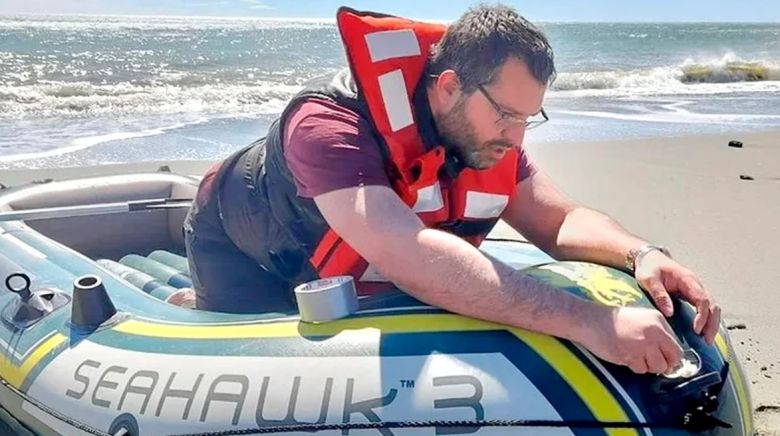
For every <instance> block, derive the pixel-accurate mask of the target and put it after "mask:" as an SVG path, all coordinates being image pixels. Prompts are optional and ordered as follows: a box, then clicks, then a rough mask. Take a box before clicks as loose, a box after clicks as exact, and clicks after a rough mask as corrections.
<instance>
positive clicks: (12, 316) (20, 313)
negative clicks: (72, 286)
mask: <svg viewBox="0 0 780 436" xmlns="http://www.w3.org/2000/svg"><path fill="white" fill-rule="evenodd" d="M20 282H21V283H20ZM31 285H32V280H30V277H29V276H28V275H27V274H25V273H15V274H11V275H9V276H8V277H6V279H5V287H6V288H8V290H9V291H11V292H13V293H15V294H17V295H18V296H19V298H17V299H14V300H13V301H12V302H11V303H9V304H8V305H7V306H6V307H5V309H4V310H3V313H2V318H3V321H5V322H7V323H9V324H11V325H13V326H14V327H16V328H18V329H25V328H27V327H30V326H31V325H33V324H35V323H36V322H38V321H40V320H41V319H42V318H43V317H45V316H46V315H48V314H50V313H52V312H54V311H55V310H56V309H57V308H59V307H62V306H64V305H66V304H68V302H69V301H70V297H68V296H67V295H66V294H64V293H62V292H61V291H58V290H56V289H53V288H41V289H34V290H33V289H30V286H31Z"/></svg>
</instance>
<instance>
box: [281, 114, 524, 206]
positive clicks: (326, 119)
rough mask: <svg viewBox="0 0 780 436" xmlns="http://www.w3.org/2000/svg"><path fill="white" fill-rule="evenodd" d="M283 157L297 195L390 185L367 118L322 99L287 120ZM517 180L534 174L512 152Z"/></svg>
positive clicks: (305, 195) (522, 160)
mask: <svg viewBox="0 0 780 436" xmlns="http://www.w3.org/2000/svg"><path fill="white" fill-rule="evenodd" d="M284 136H285V137H284V144H285V145H284V157H285V159H286V161H287V166H288V167H289V169H290V172H291V173H292V175H293V178H294V179H295V185H296V187H297V189H298V195H299V196H301V197H306V198H313V197H316V196H317V195H320V194H324V193H327V192H331V191H335V190H338V189H343V188H349V187H354V186H367V185H381V186H388V187H390V181H389V180H388V178H387V174H386V172H385V167H384V163H383V161H382V154H381V152H380V147H381V146H382V145H381V144H380V143H379V142H378V141H377V139H376V137H375V136H374V134H373V132H372V129H371V125H370V124H369V122H368V120H366V119H365V118H363V117H361V116H360V115H358V114H357V113H355V112H354V111H351V110H349V109H346V108H344V107H342V106H339V105H337V104H335V103H331V102H328V101H326V100H309V101H305V102H303V103H301V104H300V105H299V106H298V107H297V108H296V109H294V110H293V112H291V113H290V115H289V117H288V118H287V123H286V125H285V129H284ZM518 156H519V157H518V159H519V163H518V166H517V167H518V169H517V171H518V180H523V179H525V178H527V177H528V176H530V175H531V174H533V173H534V172H536V168H535V166H534V165H533V164H532V163H531V162H529V161H528V158H527V157H526V155H525V152H524V151H523V150H522V149H521V150H520V153H518Z"/></svg>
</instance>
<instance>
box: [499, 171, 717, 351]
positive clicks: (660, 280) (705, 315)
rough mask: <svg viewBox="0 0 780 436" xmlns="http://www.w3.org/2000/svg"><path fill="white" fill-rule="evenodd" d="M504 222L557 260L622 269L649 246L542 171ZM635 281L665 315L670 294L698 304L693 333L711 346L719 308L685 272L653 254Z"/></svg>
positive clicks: (522, 186) (524, 186)
mask: <svg viewBox="0 0 780 436" xmlns="http://www.w3.org/2000/svg"><path fill="white" fill-rule="evenodd" d="M515 193H516V195H515V197H514V199H513V200H512V202H511V203H510V204H509V205H508V206H507V209H506V210H505V211H504V214H503V215H502V218H503V219H504V220H505V221H506V222H507V223H508V224H509V225H510V226H512V227H513V228H514V229H515V230H517V231H518V232H520V233H522V234H523V235H524V236H525V237H527V238H528V239H529V240H530V241H531V242H533V243H534V244H535V245H537V246H538V247H539V248H541V249H543V250H544V251H546V252H547V253H549V254H550V255H551V256H553V257H555V258H557V259H572V260H583V261H590V262H595V263H600V264H603V265H611V266H615V267H618V268H622V267H623V266H624V264H625V259H626V254H627V253H628V251H629V250H632V249H636V248H638V247H641V246H643V245H645V244H647V242H645V241H643V240H642V239H640V238H638V237H637V236H635V235H632V234H631V233H629V232H628V231H627V230H625V229H624V228H623V227H621V226H620V225H619V224H618V223H617V222H615V221H614V220H612V219H611V218H610V217H608V216H607V215H605V214H603V213H601V212H597V211H595V210H593V209H588V208H586V207H583V206H580V205H577V204H576V203H574V202H572V201H571V200H569V199H567V198H566V197H565V196H564V195H563V194H561V193H560V191H558V190H557V189H556V188H555V186H554V185H553V184H552V182H551V181H550V179H549V178H548V177H547V176H546V175H545V174H544V173H543V172H541V171H536V172H535V173H534V174H533V175H531V176H530V177H528V178H526V179H525V180H523V181H521V182H520V183H518V185H517V190H516V191H515ZM634 275H635V277H636V279H637V282H638V283H639V284H640V286H642V288H643V289H645V290H646V291H647V292H648V293H649V294H650V296H651V297H652V298H653V300H654V301H655V303H656V305H657V306H658V308H659V309H660V310H661V311H662V312H663V313H664V314H665V315H666V316H671V315H672V310H673V309H672V302H671V300H670V299H669V294H670V293H679V294H680V296H682V297H683V299H685V300H686V301H688V302H689V303H691V304H693V305H694V306H696V311H697V316H696V318H695V319H694V331H695V332H696V333H699V334H702V335H703V336H704V338H705V340H706V341H707V342H708V343H712V341H713V340H714V338H715V334H716V333H717V329H718V325H719V323H720V307H718V306H717V305H716V304H715V303H713V302H712V298H711V297H710V295H709V294H708V293H707V292H706V291H705V289H704V286H703V285H702V284H701V282H700V281H699V279H698V278H697V277H696V276H695V275H694V274H693V273H692V272H691V271H689V270H688V269H687V268H685V267H683V266H682V265H680V264H679V263H677V262H675V261H673V260H672V259H670V258H668V257H667V256H666V255H664V254H663V253H661V252H659V251H653V252H651V253H649V254H647V255H646V256H644V257H643V258H642V262H640V263H639V264H638V265H636V271H635V274H634Z"/></svg>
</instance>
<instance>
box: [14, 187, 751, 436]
mask: <svg viewBox="0 0 780 436" xmlns="http://www.w3.org/2000/svg"><path fill="white" fill-rule="evenodd" d="M197 184H198V180H197V178H193V177H187V176H181V175H175V174H165V173H155V174H135V175H117V176H108V177H97V178H84V179H77V180H71V181H62V182H51V183H47V184H37V185H29V186H25V187H20V188H14V189H9V190H5V191H2V192H0V279H2V280H4V281H5V282H6V283H5V285H6V286H5V287H4V288H3V289H2V290H0V317H2V323H0V347H1V348H2V350H3V354H2V358H1V359H0V381H1V383H0V434H22V435H27V434H45V435H48V434H64V435H132V436H135V435H159V434H201V435H206V434H213V435H230V434H265V433H279V434H301V435H303V434H312V433H316V434H329V435H337V434H338V435H347V434H352V435H355V434H367V435H369V434H382V435H434V434H437V435H438V434H471V433H477V434H485V435H516V434H528V435H547V434H561V435H571V434H576V435H580V434H582V435H595V434H610V435H613V434H614V435H651V434H656V435H676V434H691V433H697V432H701V433H702V434H714V435H751V434H752V433H753V422H752V415H751V410H752V409H751V405H750V399H749V394H748V383H747V381H746V378H745V375H744V373H743V371H742V369H741V367H740V364H739V362H738V360H737V357H736V356H735V354H734V350H733V348H732V346H731V344H730V342H729V337H728V334H727V331H726V330H725V328H721V329H720V332H719V334H718V336H717V339H716V343H715V345H713V346H708V345H706V344H705V343H704V342H703V341H702V340H701V339H700V338H699V337H698V336H696V335H694V334H693V333H692V330H691V325H692V321H691V320H692V316H693V310H692V309H691V308H690V307H689V306H687V305H686V304H683V303H680V302H676V304H677V308H676V311H675V316H674V317H673V318H672V319H671V320H670V325H671V326H672V328H673V329H674V331H675V333H676V335H677V336H678V339H679V341H680V343H681V344H682V345H683V347H684V349H685V356H686V359H685V362H684V363H685V365H684V366H685V368H682V369H681V370H680V371H676V372H675V373H674V374H669V375H636V374H633V373H632V372H631V371H629V370H628V369H626V368H623V367H618V366H614V365H611V364H609V363H605V362H602V361H600V360H599V359H597V358H595V357H594V356H593V355H591V354H590V353H589V352H587V351H586V350H584V349H583V348H581V347H579V346H578V345H576V344H574V343H570V342H567V341H563V340H558V339H555V338H552V337H549V336H545V335H540V334H537V333H533V332H529V331H524V330H519V329H512V328H507V327H506V326H502V325H497V324H492V323H488V322H483V321H479V320H475V319H470V318H466V317H461V316H458V315H454V314H451V313H447V312H445V311H442V310H439V309H436V308H433V307H430V306H426V305H425V304H422V303H420V302H419V301H416V300H414V299H412V298H411V297H409V296H407V295H406V294H404V293H402V292H400V291H399V290H391V291H388V292H384V293H381V294H377V295H373V296H371V297H365V298H361V299H360V300H359V305H358V308H357V310H356V311H355V312H354V313H352V314H351V315H349V316H347V317H345V318H341V319H336V320H333V321H329V322H319V323H312V322H304V321H302V319H301V316H300V315H299V314H298V313H264V314H257V315H233V314H224V313H216V312H207V311H200V310H193V309H190V308H184V307H179V306H175V305H172V304H170V303H169V301H170V298H171V296H172V295H175V294H176V293H177V292H182V290H186V288H187V287H189V286H190V285H191V282H190V280H189V275H188V269H187V265H186V259H185V258H184V257H183V255H184V249H183V238H182V232H181V225H182V222H183V219H184V217H185V214H186V207H185V206H183V205H182V204H183V203H186V202H187V201H189V200H190V199H191V198H192V197H193V196H194V194H195V191H196V189H197ZM481 249H482V250H484V251H485V252H487V253H489V254H491V255H492V256H495V257H496V258H498V259H500V260H502V261H504V262H506V263H507V264H509V265H512V266H513V267H515V268H518V269H524V270H525V271H527V272H528V273H529V274H532V275H533V276H535V277H538V278H539V279H540V280H543V281H545V282H548V283H550V284H552V285H554V286H557V287H559V288H561V289H565V290H566V291H568V292H571V293H574V294H576V295H578V296H580V297H582V298H587V299H591V300H593V301H596V302H599V303H601V304H605V305H621V306H627V305H635V306H636V305H638V306H646V307H652V306H651V303H650V301H649V300H648V298H647V297H646V296H645V295H644V293H643V292H642V291H641V290H640V289H639V288H638V287H637V285H636V282H635V281H634V280H633V278H632V277H631V276H630V275H628V274H626V273H624V272H622V271H620V270H616V269H611V268H607V267H604V266H600V265H594V264H588V263H579V262H556V261H554V260H553V259H551V258H549V257H548V256H547V255H545V254H544V253H542V252H540V251H539V250H537V249H536V248H534V247H533V246H531V245H529V244H527V243H523V242H518V241H501V240H488V241H486V242H485V243H484V244H483V245H482V247H481ZM6 288H7V289H6Z"/></svg>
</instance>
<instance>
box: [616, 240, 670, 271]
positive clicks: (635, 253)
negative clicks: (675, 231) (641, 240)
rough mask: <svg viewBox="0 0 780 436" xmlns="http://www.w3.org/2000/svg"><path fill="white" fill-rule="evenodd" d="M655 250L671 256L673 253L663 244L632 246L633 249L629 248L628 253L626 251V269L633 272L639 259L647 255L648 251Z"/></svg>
mask: <svg viewBox="0 0 780 436" xmlns="http://www.w3.org/2000/svg"><path fill="white" fill-rule="evenodd" d="M653 250H658V251H660V252H661V253H663V254H665V255H666V256H667V257H669V258H671V257H672V255H671V254H670V253H669V250H668V249H667V248H666V247H664V246H663V245H654V244H647V245H643V246H641V247H639V248H632V249H631V250H628V253H626V265H625V266H626V269H627V270H629V271H632V272H633V271H636V266H637V265H638V264H639V261H640V260H642V258H643V257H645V255H647V253H649V252H651V251H653Z"/></svg>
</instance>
